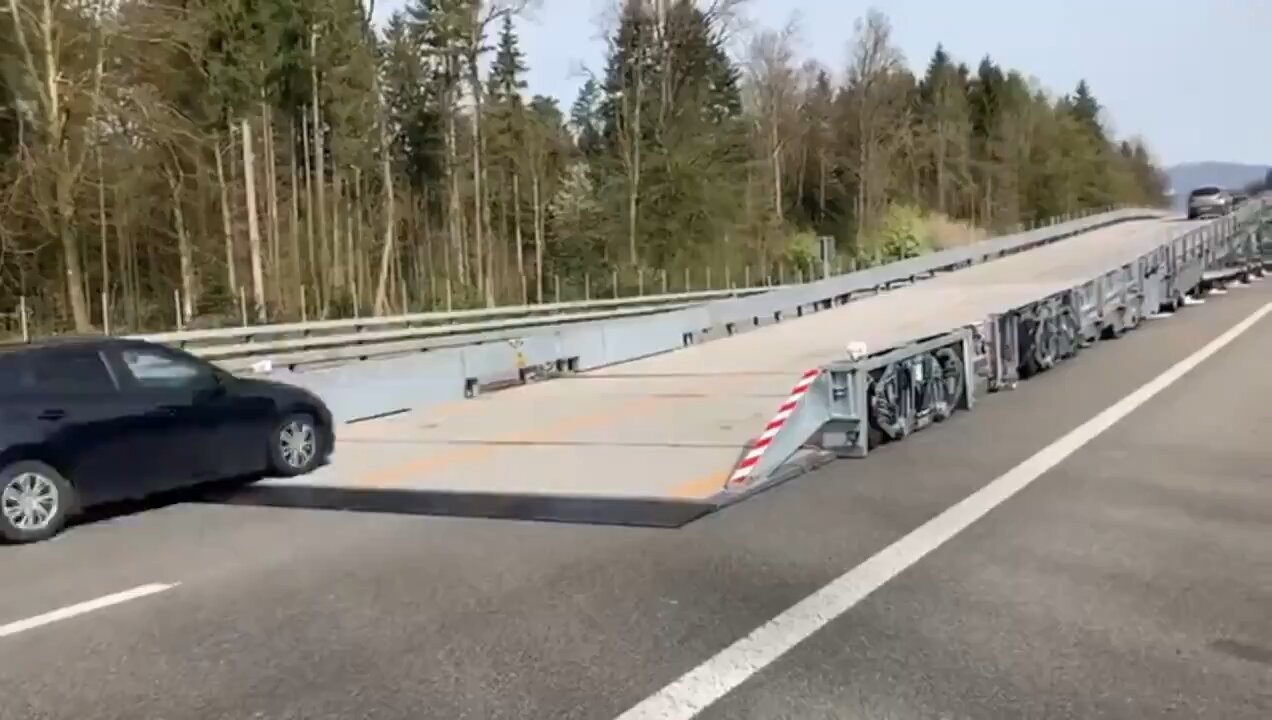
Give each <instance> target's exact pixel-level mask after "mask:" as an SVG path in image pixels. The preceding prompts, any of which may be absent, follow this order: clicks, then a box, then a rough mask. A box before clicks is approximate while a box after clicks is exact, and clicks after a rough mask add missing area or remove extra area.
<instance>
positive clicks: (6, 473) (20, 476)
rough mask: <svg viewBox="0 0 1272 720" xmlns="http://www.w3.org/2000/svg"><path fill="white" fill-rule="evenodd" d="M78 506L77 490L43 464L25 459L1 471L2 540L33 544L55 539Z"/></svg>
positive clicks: (0, 536) (0, 533)
mask: <svg viewBox="0 0 1272 720" xmlns="http://www.w3.org/2000/svg"><path fill="white" fill-rule="evenodd" d="M74 507H75V489H74V488H73V487H71V484H70V483H69V482H67V481H66V479H65V478H63V477H62V476H61V475H60V474H58V472H57V471H56V470H54V469H53V468H51V467H49V466H48V465H46V464H44V463H42V462H36V461H33V460H23V461H20V462H16V463H13V464H11V465H8V466H6V467H4V468H2V469H0V539H3V540H4V541H5V542H9V543H31V542H39V541H41V540H47V539H48V538H51V537H53V536H54V535H56V534H57V533H58V532H59V531H61V529H62V527H63V526H65V525H66V518H67V517H68V516H69V515H70V513H71V509H72V508H74Z"/></svg>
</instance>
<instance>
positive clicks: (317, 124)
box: [309, 31, 330, 308]
mask: <svg viewBox="0 0 1272 720" xmlns="http://www.w3.org/2000/svg"><path fill="white" fill-rule="evenodd" d="M309 54H310V60H311V63H310V67H309V82H310V87H311V89H312V105H311V111H312V113H313V115H312V119H311V120H310V121H309V131H310V132H311V133H313V148H314V172H313V175H312V176H311V178H310V183H311V184H312V185H313V188H314V191H315V195H316V201H315V202H316V205H317V207H315V208H312V209H311V212H312V214H313V216H314V220H315V223H316V227H315V232H316V233H317V243H318V247H319V248H326V247H327V195H326V190H325V186H326V184H327V165H326V163H327V159H326V149H325V148H326V143H325V139H324V137H323V136H324V133H323V129H322V106H321V104H320V101H319V89H320V88H319V85H318V62H317V58H318V33H317V31H314V32H311V33H310V35H309ZM326 259H327V253H326V252H325V251H324V252H323V260H326ZM315 272H317V273H318V274H319V275H320V276H321V275H322V274H323V272H322V269H321V268H315ZM329 295H330V293H328V292H323V307H324V308H325V307H326V304H327V300H328V299H329V297H328V296H329Z"/></svg>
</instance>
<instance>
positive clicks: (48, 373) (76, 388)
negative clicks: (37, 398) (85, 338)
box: [21, 350, 117, 395]
mask: <svg viewBox="0 0 1272 720" xmlns="http://www.w3.org/2000/svg"><path fill="white" fill-rule="evenodd" d="M27 360H28V362H27V363H26V365H27V368H26V372H25V373H24V379H23V382H22V385H23V386H24V387H23V388H21V390H22V391H34V392H39V393H46V392H48V393H59V394H75V395H81V394H97V393H114V392H115V391H116V389H117V388H116V387H115V378H114V377H112V376H111V374H110V369H109V368H107V367H106V363H105V362H103V361H102V356H101V355H100V354H99V353H97V352H96V351H93V350H50V351H46V352H41V353H38V354H37V355H36V356H34V357H30V358H28V359H27Z"/></svg>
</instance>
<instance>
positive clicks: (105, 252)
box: [96, 145, 110, 331]
mask: <svg viewBox="0 0 1272 720" xmlns="http://www.w3.org/2000/svg"><path fill="white" fill-rule="evenodd" d="M96 155H97V238H98V243H99V244H100V246H101V256H102V261H101V262H102V324H103V326H104V325H106V324H107V323H106V318H109V317H110V246H109V243H108V241H107V228H106V178H105V175H104V174H103V173H102V146H101V145H98V146H97V152H96ZM106 329H107V328H106V327H103V328H102V330H103V331H104V330H106Z"/></svg>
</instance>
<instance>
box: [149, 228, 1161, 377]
mask: <svg viewBox="0 0 1272 720" xmlns="http://www.w3.org/2000/svg"><path fill="white" fill-rule="evenodd" d="M1154 214H1156V211H1149V210H1142V209H1131V210H1112V211H1104V212H1092V213H1090V214H1087V215H1084V216H1081V217H1078V218H1076V219H1071V220H1063V221H1060V222H1056V223H1053V224H1051V225H1045V226H1041V227H1039V228H1036V229H1034V230H1030V231H1027V232H1023V233H1016V234H1013V235H1007V236H1003V237H999V238H992V239H989V240H983V241H980V242H978V243H974V244H972V245H969V246H966V247H961V248H951V249H949V250H943V251H940V252H935V253H930V254H928V255H923V256H920V257H916V258H910V259H907V260H902V261H899V262H894V263H890V264H887V265H882V266H878V267H874V268H869V269H866V270H862V271H857V272H852V273H846V274H842V275H837V276H834V277H830V278H826V279H823V280H818V281H814V282H809V283H804V284H800V285H785V286H778V287H761V288H747V289H740V290H718V291H699V292H691V293H673V294H666V295H651V296H643V297H636V298H622V299H611V300H594V301H582V302H571V303H554V304H550V305H531V306H516V307H507V308H492V309H487V310H464V311H458V312H433V313H416V314H412V315H399V316H390V317H379V318H365V319H354V320H329V321H319V322H309V323H287V324H277V325H261V326H247V327H235V328H217V329H212V330H198V331H189V332H174V333H161V334H155V335H145V336H141V337H142V338H143V339H146V340H150V341H153V342H161V343H166V344H170V345H176V346H178V347H183V348H185V349H186V350H188V351H190V352H193V353H195V354H197V355H200V356H202V357H205V358H207V359H209V360H214V361H217V362H219V363H221V364H222V365H223V366H224V367H226V368H227V369H230V370H243V369H247V368H249V367H253V366H254V365H255V364H256V363H257V362H259V361H262V360H267V361H268V363H269V364H270V365H271V366H272V365H282V366H286V367H295V366H298V365H310V364H324V363H339V362H347V361H353V360H364V359H368V358H373V357H384V356H389V355H396V354H402V353H409V352H420V351H431V350H437V349H441V348H450V347H456V346H460V345H466V344H480V343H489V342H498V341H509V340H511V341H516V340H517V339H519V338H520V337H521V336H524V335H526V334H530V333H542V332H551V331H553V330H554V329H556V328H558V327H559V326H564V325H567V324H577V323H588V322H597V321H604V320H622V319H626V318H630V317H633V316H639V315H649V314H653V313H665V312H674V311H676V310H680V309H683V308H685V307H689V306H693V305H702V306H704V307H709V308H711V313H710V315H711V324H710V325H709V326H706V327H704V328H700V330H701V331H703V332H704V333H705V332H706V331H708V330H709V329H710V328H712V327H725V328H726V329H728V331H730V332H731V331H732V329H731V328H730V326H733V325H736V324H737V323H739V322H746V321H748V319H749V320H751V321H754V319H755V318H758V317H762V316H766V315H768V314H769V313H770V311H769V310H767V309H766V308H769V307H770V306H771V307H775V308H786V309H794V310H798V309H800V308H802V307H804V306H809V307H812V306H816V305H817V304H818V303H821V304H822V305H826V304H827V303H829V302H833V301H834V300H835V299H839V300H841V301H842V300H844V299H847V298H848V297H849V296H851V295H853V294H855V293H859V292H865V291H871V292H875V291H880V290H886V289H889V288H890V287H892V286H893V285H896V284H898V283H908V282H914V281H915V280H918V279H920V278H922V277H927V276H931V275H933V274H935V273H939V272H945V271H950V270H955V269H958V268H961V267H966V266H968V265H972V264H975V263H978V262H984V261H986V260H991V259H994V258H997V257H1002V256H1004V255H1008V254H1011V253H1014V252H1021V251H1024V250H1028V249H1031V248H1034V247H1038V246H1039V245H1042V244H1046V243H1049V242H1054V241H1056V240H1059V239H1062V238H1065V237H1069V236H1072V235H1074V234H1078V233H1082V232H1087V231H1090V230H1092V229H1095V228H1097V227H1102V226H1104V225H1108V224H1111V223H1115V222H1123V221H1125V220H1129V219H1134V218H1142V217H1146V216H1152V215H1154Z"/></svg>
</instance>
